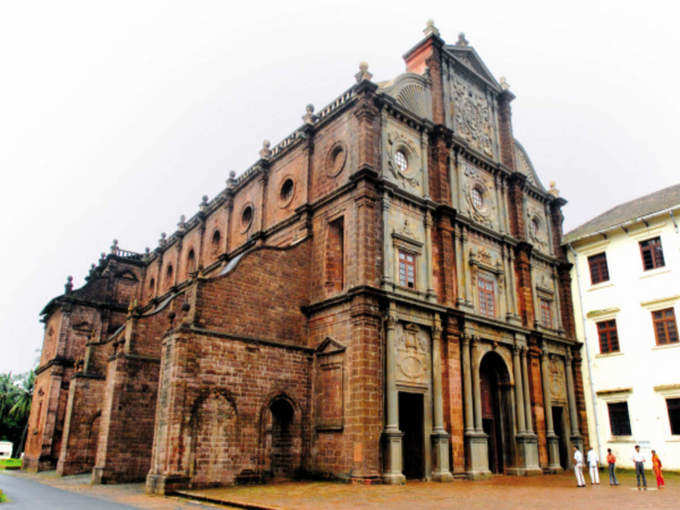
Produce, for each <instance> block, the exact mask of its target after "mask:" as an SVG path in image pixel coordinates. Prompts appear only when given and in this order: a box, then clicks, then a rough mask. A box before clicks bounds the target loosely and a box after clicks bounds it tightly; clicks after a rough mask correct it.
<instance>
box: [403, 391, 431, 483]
mask: <svg viewBox="0 0 680 510" xmlns="http://www.w3.org/2000/svg"><path fill="white" fill-rule="evenodd" d="M399 430H401V432H402V433H403V434H404V437H403V438H402V455H403V469H404V476H405V477H406V478H416V479H420V478H424V477H425V451H424V450H425V434H424V430H423V395H422V394H420V393H404V392H399Z"/></svg>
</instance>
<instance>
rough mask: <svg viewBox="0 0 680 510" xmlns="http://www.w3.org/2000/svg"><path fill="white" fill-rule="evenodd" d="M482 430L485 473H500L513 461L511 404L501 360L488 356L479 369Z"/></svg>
mask: <svg viewBox="0 0 680 510" xmlns="http://www.w3.org/2000/svg"><path fill="white" fill-rule="evenodd" d="M479 376H480V377H479V383H480V394H481V400H482V402H481V404H482V405H481V407H482V428H483V430H484V433H485V434H486V435H487V445H488V450H487V451H488V456H489V470H490V471H491V472H492V473H503V472H504V471H505V469H506V468H507V467H509V466H511V465H512V459H513V445H514V442H513V439H512V438H513V420H512V416H513V402H512V394H511V389H512V388H511V383H510V374H509V372H508V369H507V366H506V364H505V361H503V358H501V356H499V355H498V354H497V353H495V352H488V353H487V354H485V355H484V357H483V358H482V361H481V363H480V366H479Z"/></svg>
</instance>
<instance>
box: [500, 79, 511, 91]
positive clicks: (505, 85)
mask: <svg viewBox="0 0 680 510" xmlns="http://www.w3.org/2000/svg"><path fill="white" fill-rule="evenodd" d="M500 86H501V89H503V90H508V89H509V88H510V84H509V83H508V80H507V79H506V78H505V76H501V79H500Z"/></svg>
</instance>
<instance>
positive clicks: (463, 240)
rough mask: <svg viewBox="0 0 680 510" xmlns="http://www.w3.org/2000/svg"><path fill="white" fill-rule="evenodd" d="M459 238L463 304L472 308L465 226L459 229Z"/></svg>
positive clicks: (472, 300) (468, 253)
mask: <svg viewBox="0 0 680 510" xmlns="http://www.w3.org/2000/svg"><path fill="white" fill-rule="evenodd" d="M460 240H461V250H462V255H463V264H462V267H461V268H460V270H461V272H462V273H463V284H464V286H465V305H466V306H467V307H468V308H472V307H473V303H474V297H473V295H472V279H471V277H470V252H469V251H468V247H467V233H466V232H465V228H462V229H461V235H460Z"/></svg>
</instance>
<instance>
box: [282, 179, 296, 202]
mask: <svg viewBox="0 0 680 510" xmlns="http://www.w3.org/2000/svg"><path fill="white" fill-rule="evenodd" d="M294 190H295V183H294V182H293V179H291V178H288V179H286V180H285V181H283V184H282V185H281V200H282V201H283V202H285V203H286V204H287V203H288V202H290V200H291V199H292V198H293V191H294Z"/></svg>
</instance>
